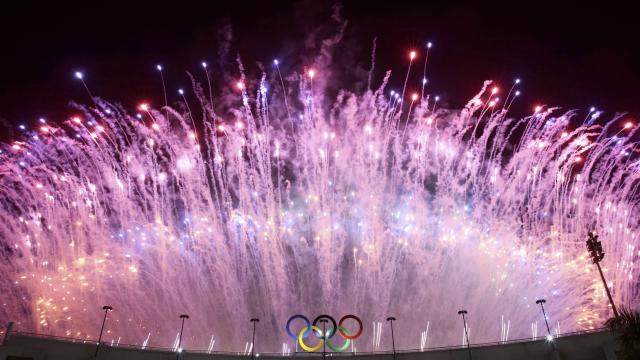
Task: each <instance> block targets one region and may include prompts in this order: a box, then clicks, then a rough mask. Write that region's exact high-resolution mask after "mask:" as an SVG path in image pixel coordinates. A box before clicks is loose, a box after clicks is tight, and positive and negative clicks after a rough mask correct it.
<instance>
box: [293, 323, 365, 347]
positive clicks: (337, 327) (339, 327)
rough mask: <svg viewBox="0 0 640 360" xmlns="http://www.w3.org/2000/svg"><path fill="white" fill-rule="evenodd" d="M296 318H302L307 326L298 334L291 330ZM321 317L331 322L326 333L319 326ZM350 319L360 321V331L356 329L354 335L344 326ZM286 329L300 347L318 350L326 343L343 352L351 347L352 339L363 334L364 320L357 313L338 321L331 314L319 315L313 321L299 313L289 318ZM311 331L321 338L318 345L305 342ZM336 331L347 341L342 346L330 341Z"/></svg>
mask: <svg viewBox="0 0 640 360" xmlns="http://www.w3.org/2000/svg"><path fill="white" fill-rule="evenodd" d="M296 319H300V320H302V321H304V323H305V326H304V327H303V328H302V330H300V333H298V334H294V333H293V332H292V331H291V323H292V322H293V321H294V320H296ZM321 319H326V320H328V321H329V322H330V323H331V327H330V328H329V329H327V330H326V333H325V334H323V331H322V329H321V328H320V327H319V326H318V322H320V320H321ZM349 319H351V320H354V321H355V322H357V323H358V331H356V332H355V334H353V335H351V333H350V332H349V330H347V328H345V327H344V326H343V324H344V322H345V321H347V320H349ZM286 329H287V334H288V335H289V336H290V337H291V338H292V339H293V340H296V341H298V343H299V344H300V347H301V348H303V349H304V350H305V351H309V352H313V351H318V350H319V349H321V348H322V345H324V344H325V343H326V344H327V346H328V347H329V349H331V350H333V351H335V352H342V351H344V350H346V349H347V348H348V347H349V345H351V341H352V340H355V339H357V338H359V337H360V335H362V329H363V328H362V320H360V318H359V317H357V316H355V315H345V316H343V317H342V318H341V319H340V321H338V322H337V323H336V320H335V319H334V318H333V317H331V316H329V315H319V316H318V317H316V318H315V319H314V320H313V322H311V321H309V319H308V318H307V317H306V316H304V315H300V314H298V315H293V316H292V317H290V318H289V320H287V326H286ZM311 332H313V335H315V336H316V337H317V338H318V339H319V340H320V341H319V342H318V344H317V345H316V346H309V345H307V344H306V343H305V342H304V339H306V338H307V337H308V336H309V335H310V334H311ZM336 333H338V334H340V335H341V336H342V337H343V338H344V339H345V342H344V343H343V344H342V345H340V346H335V345H333V344H332V343H331V341H329V340H330V339H331V338H333V337H334V336H335V335H336Z"/></svg>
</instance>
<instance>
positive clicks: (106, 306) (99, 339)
mask: <svg viewBox="0 0 640 360" xmlns="http://www.w3.org/2000/svg"><path fill="white" fill-rule="evenodd" d="M102 310H104V318H103V319H102V327H101V328H100V335H98V345H96V353H95V354H94V355H93V357H98V350H100V342H101V341H102V332H103V331H104V324H105V322H107V313H108V312H109V311H110V310H113V308H112V307H111V306H109V305H105V306H103V307H102Z"/></svg>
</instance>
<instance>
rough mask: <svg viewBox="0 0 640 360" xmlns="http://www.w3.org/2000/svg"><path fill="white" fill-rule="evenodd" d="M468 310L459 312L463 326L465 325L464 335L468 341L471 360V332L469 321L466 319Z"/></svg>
mask: <svg viewBox="0 0 640 360" xmlns="http://www.w3.org/2000/svg"><path fill="white" fill-rule="evenodd" d="M466 313H467V310H460V311H458V315H462V324H463V325H464V335H465V337H466V339H467V353H468V354H469V360H471V344H470V343H469V332H468V331H467V319H466V318H465V316H464V315H465V314H466Z"/></svg>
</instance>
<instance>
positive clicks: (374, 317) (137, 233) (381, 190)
mask: <svg viewBox="0 0 640 360" xmlns="http://www.w3.org/2000/svg"><path fill="white" fill-rule="evenodd" d="M428 47H429V48H430V47H431V44H430V43H429V46H428ZM425 52H426V49H425ZM427 54H428V53H427ZM427 54H425V53H421V52H419V51H418V52H413V51H412V52H410V54H409V57H408V65H409V66H408V71H407V72H406V78H405V74H404V73H402V74H401V75H400V76H399V78H401V80H402V81H404V86H403V87H402V88H401V89H400V90H397V89H394V90H392V89H390V87H389V86H388V85H387V84H388V83H389V78H390V73H387V74H386V76H385V77H384V78H383V79H379V80H378V81H379V84H378V85H377V86H373V85H372V86H370V89H368V90H364V91H357V92H356V91H351V90H348V89H345V90H342V91H340V92H339V93H338V94H337V95H335V96H332V95H330V93H329V92H328V91H326V86H327V83H328V82H330V81H331V79H330V76H331V75H330V74H331V66H330V65H327V64H326V62H322V61H318V62H317V63H316V64H311V65H309V67H308V68H307V69H305V70H301V71H300V73H299V74H296V73H288V74H283V72H281V69H280V66H281V63H280V62H278V61H274V62H273V64H272V65H273V66H272V68H271V69H265V74H264V76H262V77H261V78H258V79H257V80H249V79H247V77H246V76H245V73H244V71H243V67H242V66H239V70H240V72H239V73H236V76H237V79H238V80H237V81H236V82H235V83H234V84H233V85H232V86H227V85H226V84H223V85H221V86H226V88H227V90H226V91H225V96H224V98H217V97H216V96H213V95H212V94H213V93H214V92H215V91H212V87H211V82H210V77H209V76H210V72H209V68H208V67H207V64H206V63H204V62H203V63H202V69H201V70H203V71H204V74H206V78H204V75H202V74H201V75H202V77H203V83H204V84H205V85H204V86H203V85H200V84H195V85H194V87H193V90H192V89H180V90H179V93H178V94H179V96H178V97H177V100H179V101H178V102H176V104H175V106H163V105H165V104H163V103H161V104H153V102H151V101H150V102H148V103H147V102H145V103H141V104H140V106H139V107H138V109H135V111H133V113H132V112H131V111H127V110H126V109H124V108H123V107H122V106H119V105H115V104H112V103H109V102H106V101H104V100H102V99H100V98H97V97H92V98H91V99H92V101H93V102H92V103H90V104H89V105H86V106H80V105H77V106H76V110H77V114H76V115H74V116H72V117H70V118H69V119H67V120H64V121H46V120H44V119H43V120H41V121H40V122H39V123H38V125H37V127H35V128H33V127H32V128H31V129H26V130H24V131H23V135H22V137H20V138H16V139H15V140H14V141H12V142H10V143H7V144H4V145H2V149H1V150H2V153H0V159H1V160H0V161H1V163H0V187H1V190H0V259H1V261H0V271H1V272H2V274H3V275H2V276H1V277H0V292H1V293H2V294H3V295H2V304H1V306H0V322H2V323H6V322H8V321H14V322H15V323H16V325H15V326H16V329H17V330H22V331H33V332H39V333H49V334H55V335H61V336H67V337H74V338H82V339H86V338H89V339H96V338H97V336H98V331H99V330H100V323H101V321H102V316H104V313H103V312H101V310H100V309H101V308H102V306H103V305H107V304H108V305H111V306H112V307H113V311H112V312H110V313H109V319H108V321H107V323H106V326H105V330H104V335H103V340H104V341H116V342H119V343H123V344H125V343H126V344H139V345H140V344H142V345H144V346H145V347H146V346H157V347H171V346H172V344H174V346H175V342H176V339H177V335H176V334H177V332H178V330H179V329H180V321H181V319H179V315H180V314H189V318H188V319H186V321H185V325H184V336H183V337H182V339H181V344H182V345H181V346H182V347H184V348H188V349H208V350H209V351H211V350H212V349H213V350H232V351H242V350H243V349H244V351H247V349H248V348H251V347H253V344H249V342H250V341H251V335H252V334H251V330H252V325H251V323H250V322H249V319H250V318H252V317H256V318H259V319H260V322H259V323H257V324H255V323H254V325H255V326H256V329H257V330H256V348H259V349H260V351H273V352H276V351H282V352H289V351H294V349H297V346H298V345H297V342H298V338H299V339H300V342H302V338H303V337H306V335H305V334H307V335H308V333H309V332H310V330H309V328H310V327H311V326H310V325H307V327H306V328H305V327H304V325H305V324H304V322H303V321H301V322H293V324H289V323H288V322H287V319H289V318H290V317H291V316H292V315H294V314H305V315H306V316H308V317H309V319H313V318H315V317H316V316H318V315H321V314H333V315H335V316H338V317H337V318H340V316H342V315H344V314H357V317H353V318H355V319H357V322H356V321H352V320H349V321H345V324H344V326H343V325H342V320H341V324H340V326H339V327H338V329H339V331H340V334H341V335H342V337H336V339H339V340H335V346H336V347H338V346H339V350H340V351H375V350H388V349H390V348H391V340H390V338H389V337H390V336H388V335H389V334H387V332H388V326H387V324H386V321H384V320H385V318H387V317H388V316H394V317H395V318H396V319H397V320H396V321H395V324H394V331H395V334H396V337H395V339H396V340H395V341H396V344H395V345H396V347H397V348H398V349H424V348H429V347H434V346H442V345H460V344H461V335H463V338H462V342H464V341H465V339H464V331H465V330H466V331H467V334H468V336H469V342H470V343H480V342H490V341H506V340H508V339H516V338H530V337H535V336H538V335H540V336H545V335H546V330H545V331H544V332H543V331H540V334H538V332H537V329H538V327H539V326H542V327H544V326H545V324H544V321H543V318H542V316H541V314H540V306H539V305H537V304H536V300H538V299H541V298H544V299H546V303H545V305H544V309H545V310H546V315H547V318H548V320H549V321H548V325H549V326H550V328H551V331H552V332H553V333H554V334H559V333H565V332H571V331H576V330H583V329H594V328H599V327H601V326H602V324H603V322H604V320H606V319H607V318H608V317H609V316H611V310H610V306H609V301H608V299H607V295H606V292H605V289H604V287H603V285H602V282H601V281H600V277H599V274H598V271H597V269H596V268H595V267H594V265H593V264H592V262H591V259H590V257H589V253H588V252H587V251H586V248H585V240H586V238H587V233H588V232H589V231H592V230H595V231H597V232H598V233H599V234H600V240H601V241H602V248H603V251H604V254H606V255H605V257H604V259H603V260H602V262H601V266H602V270H603V272H604V275H605V276H606V278H607V281H608V282H609V285H610V288H611V293H612V296H613V299H614V301H615V302H616V304H620V305H624V306H631V307H637V306H638V300H640V293H639V285H638V270H639V269H638V258H639V257H640V248H638V245H639V244H640V240H639V239H638V237H639V234H640V232H639V230H640V223H639V222H640V216H638V213H639V211H640V208H639V205H640V191H639V186H640V161H639V160H638V152H639V147H638V143H637V142H636V141H634V140H633V139H634V136H635V135H636V134H637V132H638V126H637V125H636V124H635V122H633V121H632V120H629V118H627V117H624V116H616V117H614V118H612V119H611V120H609V121H603V120H602V116H600V115H601V113H600V112H599V111H598V110H596V109H591V111H589V113H588V115H587V116H586V118H585V117H584V114H583V115H581V117H582V118H578V116H579V113H578V112H561V111H560V110H556V109H553V108H547V107H543V106H540V107H537V108H536V109H535V111H533V112H532V113H531V114H529V115H528V116H525V117H522V118H514V117H512V116H510V115H509V112H508V111H509V109H510V106H511V104H512V103H513V102H514V100H515V99H516V98H517V97H518V95H519V94H520V92H519V90H518V88H519V86H520V81H519V80H516V81H515V82H514V83H513V84H509V85H508V86H506V87H505V88H504V89H503V88H501V86H500V85H499V84H497V83H492V82H489V81H487V82H485V84H484V86H483V87H482V89H481V91H480V92H479V93H478V94H477V95H476V96H475V97H474V98H473V99H471V100H470V101H469V102H468V104H467V105H466V106H465V107H464V108H463V109H461V110H452V109H446V108H444V107H441V106H439V101H440V99H439V98H438V97H437V96H434V95H433V94H430V91H429V87H428V86H425V85H426V79H425V78H424V76H423V77H422V78H420V81H419V82H417V83H418V84H413V83H414V82H416V81H414V79H413V77H411V76H410V75H411V65H412V64H413V63H414V62H416V61H420V60H422V59H425V69H426V55H427ZM323 64H324V65H323ZM312 65H313V66H312ZM413 65H414V68H415V67H416V64H413ZM420 65H421V64H420ZM420 70H422V69H420ZM157 71H158V72H159V73H160V74H162V72H163V71H164V70H163V68H162V66H160V65H158V66H157ZM414 71H415V70H414ZM75 75H76V77H77V80H79V81H81V82H82V84H83V85H84V86H85V88H86V90H87V92H88V90H89V88H88V87H86V85H87V84H86V83H85V80H87V81H88V79H87V78H86V76H84V74H83V73H81V72H77V73H76V74H75ZM163 81H164V79H163ZM371 82H372V80H371V79H370V80H369V83H371ZM373 82H375V79H374V80H373ZM207 85H208V86H207ZM416 88H417V89H418V90H417V91H416V92H414V90H413V89H416ZM196 104H198V105H196ZM136 111H137V112H138V113H136ZM460 309H465V310H466V311H467V312H466V313H465V314H466V315H465V316H466V318H465V319H466V323H467V324H468V328H466V329H463V326H462V322H461V319H460V317H459V316H458V315H457V314H458V311H459V310H460ZM350 316H353V315H350ZM302 317H303V318H305V319H307V318H306V317H304V316H302ZM353 318H352V319H353ZM307 323H309V320H308V319H307ZM358 323H360V325H361V326H360V331H358V327H357V326H354V324H355V325H357V324H358ZM285 324H286V325H287V326H286V328H285ZM289 325H291V328H290V327H289ZM313 328H314V331H319V329H320V325H318V326H315V324H314V326H313ZM356 333H357V336H355V335H354V334H356ZM303 335H304V336H303ZM332 335H333V334H332ZM312 338H313V336H310V337H309V338H308V339H305V340H304V341H305V342H306V344H308V345H305V346H308V347H309V348H314V347H317V344H318V342H317V341H318V340H317V339H315V340H313V339H312ZM343 338H344V339H343ZM345 339H346V340H345ZM314 341H315V342H314ZM332 341H334V340H332ZM343 342H344V344H346V345H342V344H343ZM214 344H215V347H214ZM347 347H348V349H347Z"/></svg>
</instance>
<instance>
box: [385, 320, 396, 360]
mask: <svg viewBox="0 0 640 360" xmlns="http://www.w3.org/2000/svg"><path fill="white" fill-rule="evenodd" d="M395 319H396V318H395V317H393V316H389V317H388V318H387V321H388V322H389V323H390V324H391V346H392V347H393V360H396V339H395V337H394V335H393V321H394V320H395Z"/></svg>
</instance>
